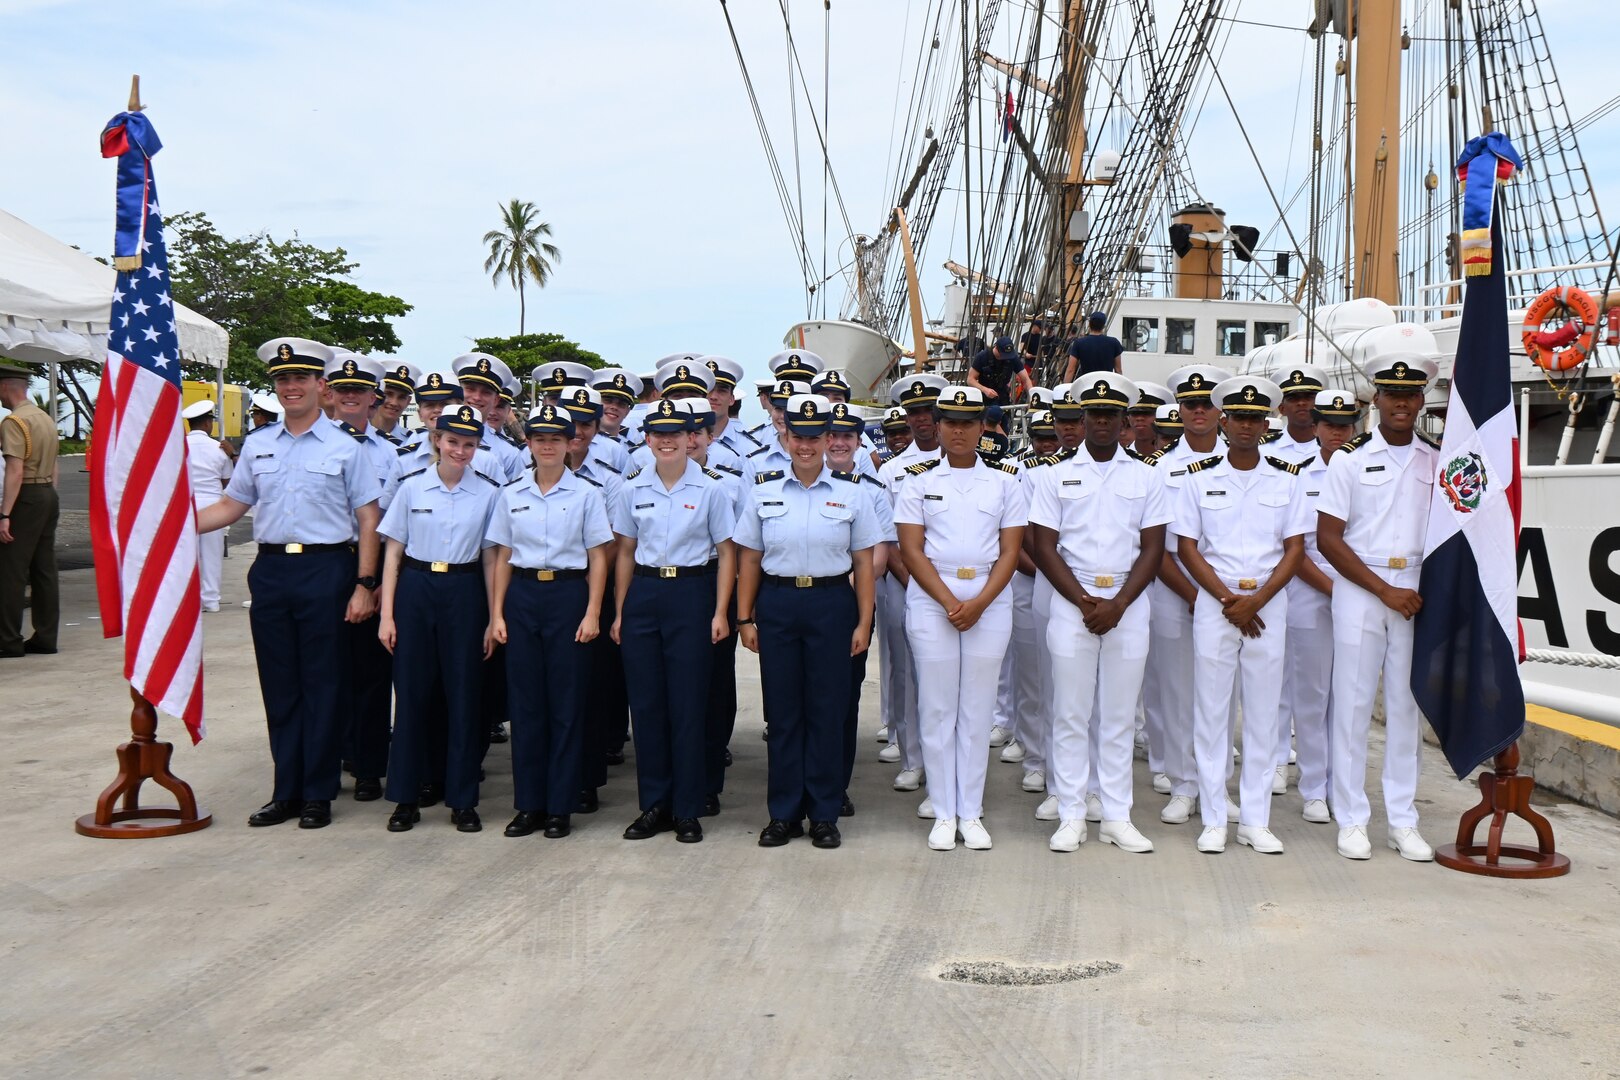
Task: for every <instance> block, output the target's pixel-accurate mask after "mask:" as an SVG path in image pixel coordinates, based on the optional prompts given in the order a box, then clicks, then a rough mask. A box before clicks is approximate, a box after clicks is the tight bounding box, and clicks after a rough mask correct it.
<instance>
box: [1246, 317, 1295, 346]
mask: <svg viewBox="0 0 1620 1080" xmlns="http://www.w3.org/2000/svg"><path fill="white" fill-rule="evenodd" d="M1293 332H1294V328H1293V327H1292V326H1291V325H1289V324H1288V323H1285V322H1256V323H1255V324H1254V343H1255V344H1256V345H1275V344H1276V343H1277V342H1279V341H1281V340H1282V339H1283V338H1285V337H1287V336H1288V335H1289V334H1292V333H1293Z"/></svg>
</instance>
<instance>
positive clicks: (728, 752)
mask: <svg viewBox="0 0 1620 1080" xmlns="http://www.w3.org/2000/svg"><path fill="white" fill-rule="evenodd" d="M726 768H728V769H729V768H731V747H729V746H728V747H726Z"/></svg>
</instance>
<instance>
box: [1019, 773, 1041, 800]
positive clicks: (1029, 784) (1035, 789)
mask: <svg viewBox="0 0 1620 1080" xmlns="http://www.w3.org/2000/svg"><path fill="white" fill-rule="evenodd" d="M1023 787H1024V790H1025V791H1027V792H1029V793H1030V794H1031V795H1035V794H1038V793H1040V792H1042V791H1045V790H1046V774H1045V773H1043V772H1041V771H1039V770H1036V771H1035V772H1027V773H1025V774H1024V784H1023Z"/></svg>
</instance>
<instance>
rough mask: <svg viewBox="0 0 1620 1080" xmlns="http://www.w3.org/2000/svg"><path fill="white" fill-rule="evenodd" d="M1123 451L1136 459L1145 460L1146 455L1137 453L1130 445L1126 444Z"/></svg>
mask: <svg viewBox="0 0 1620 1080" xmlns="http://www.w3.org/2000/svg"><path fill="white" fill-rule="evenodd" d="M1125 452H1126V453H1127V454H1129V455H1130V456H1131V457H1133V458H1135V459H1136V460H1137V461H1146V460H1147V457H1146V456H1145V455H1143V454H1138V453H1137V452H1136V450H1135V449H1134V448H1132V447H1129V446H1127V447H1126V448H1125Z"/></svg>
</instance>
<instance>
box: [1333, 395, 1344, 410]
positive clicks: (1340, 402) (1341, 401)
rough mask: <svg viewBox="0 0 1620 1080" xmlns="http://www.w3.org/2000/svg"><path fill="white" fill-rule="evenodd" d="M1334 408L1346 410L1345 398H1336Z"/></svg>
mask: <svg viewBox="0 0 1620 1080" xmlns="http://www.w3.org/2000/svg"><path fill="white" fill-rule="evenodd" d="M1333 407H1334V408H1335V409H1342V408H1344V398H1342V397H1336V398H1334V399H1333Z"/></svg>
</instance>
